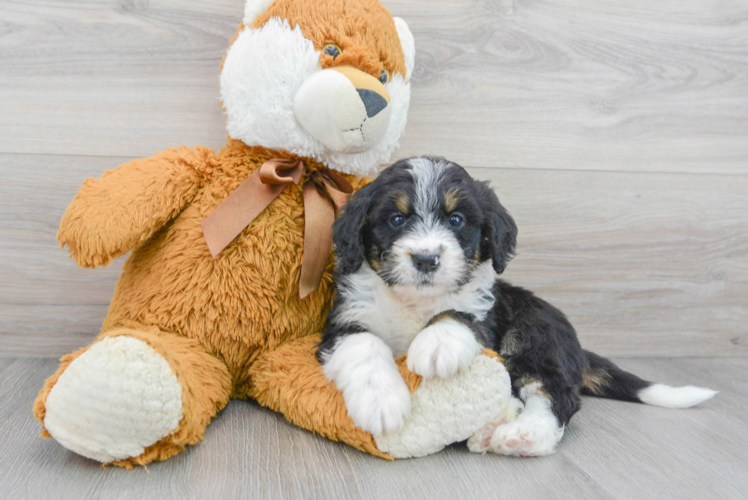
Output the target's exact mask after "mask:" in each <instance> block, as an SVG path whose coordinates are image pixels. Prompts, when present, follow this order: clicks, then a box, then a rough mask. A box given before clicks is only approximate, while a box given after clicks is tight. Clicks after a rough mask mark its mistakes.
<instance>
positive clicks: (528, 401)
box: [469, 381, 579, 457]
mask: <svg viewBox="0 0 748 500" xmlns="http://www.w3.org/2000/svg"><path fill="white" fill-rule="evenodd" d="M520 397H521V398H522V400H524V403H525V407H524V410H523V411H522V413H521V414H520V415H519V416H518V417H517V418H516V420H514V421H512V422H509V423H505V424H502V425H498V426H496V427H495V429H494V430H493V433H492V435H491V437H490V439H489V440H488V446H487V447H486V446H485V444H486V440H487V438H486V436H485V434H486V433H487V432H486V431H488V429H487V428H486V427H489V426H491V424H490V423H489V424H488V426H486V427H484V429H481V430H479V431H478V432H477V433H476V434H475V435H474V438H471V440H472V446H470V442H469V447H470V450H471V451H473V452H485V451H489V450H490V451H493V452H494V453H498V454H500V455H514V456H521V457H537V456H543V455H550V454H551V453H553V452H554V450H555V449H556V445H557V444H558V442H559V441H561V438H562V437H563V435H564V429H565V426H566V424H567V423H568V421H569V418H571V415H572V414H573V413H574V412H575V411H576V409H577V408H578V407H579V397H578V396H576V395H575V394H574V393H573V391H568V392H563V393H561V394H557V395H556V396H555V398H554V397H553V396H551V395H550V394H549V393H548V392H546V390H545V389H544V387H543V385H542V383H541V382H538V381H532V382H529V383H527V384H525V385H524V386H523V387H522V389H521V390H520ZM559 408H562V409H563V411H562V412H560V411H559ZM557 413H562V414H561V415H557ZM567 413H570V414H569V415H568V417H567V416H566V414H567Z"/></svg>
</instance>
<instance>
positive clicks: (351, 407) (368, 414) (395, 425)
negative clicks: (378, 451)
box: [343, 373, 410, 436]
mask: <svg viewBox="0 0 748 500" xmlns="http://www.w3.org/2000/svg"><path fill="white" fill-rule="evenodd" d="M394 375H396V377H395V376H394ZM372 382H373V383H372V384H370V385H368V386H365V387H362V388H361V389H358V390H348V391H344V392H343V396H344V398H345V405H346V407H347V408H348V415H350V417H351V419H353V423H355V424H356V425H357V426H359V427H361V428H362V429H363V430H365V431H368V432H371V433H372V434H373V435H375V436H379V435H382V434H387V433H389V432H393V431H397V430H400V428H401V427H402V426H403V423H404V422H405V417H407V416H408V414H409V413H410V390H408V386H407V385H406V384H405V381H404V380H403V379H402V377H401V376H400V374H399V373H397V374H390V373H386V374H380V375H379V376H378V377H377V380H376V381H372Z"/></svg>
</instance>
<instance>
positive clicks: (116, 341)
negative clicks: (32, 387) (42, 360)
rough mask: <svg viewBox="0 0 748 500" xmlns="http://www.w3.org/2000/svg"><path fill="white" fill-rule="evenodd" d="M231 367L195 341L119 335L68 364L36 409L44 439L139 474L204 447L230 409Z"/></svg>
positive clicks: (148, 333)
mask: <svg viewBox="0 0 748 500" xmlns="http://www.w3.org/2000/svg"><path fill="white" fill-rule="evenodd" d="M230 392H231V376H230V375H229V373H228V370H227V369H226V366H225V365H224V364H223V363H222V362H221V361H219V360H218V359H216V358H215V357H214V356H212V355H210V354H208V353H207V352H205V349H204V348H203V347H202V346H201V345H200V344H199V343H198V342H197V341H195V340H192V339H187V338H185V337H181V336H178V335H175V334H172V333H166V332H162V331H159V330H155V329H152V328H151V329H147V330H135V329H129V328H118V329H114V330H110V331H108V332H104V333H102V334H101V335H100V336H99V338H98V339H97V340H96V341H95V342H94V343H93V344H91V345H90V346H88V347H86V348H83V349H81V350H79V351H78V352H75V353H73V354H69V355H67V356H65V357H63V358H62V360H61V364H60V367H59V368H58V370H57V372H56V373H55V374H54V375H52V376H51V377H50V378H49V379H47V381H46V383H45V385H44V388H43V389H42V391H41V392H40V393H39V396H38V397H37V399H36V402H35V404H34V414H35V416H36V418H37V419H38V420H39V421H40V422H41V423H42V433H41V435H42V436H45V437H53V438H55V439H56V440H57V441H58V442H59V443H60V444H62V445H63V446H64V447H66V448H68V449H70V450H72V451H74V452H76V453H78V454H80V455H83V456H85V457H88V458H92V459H94V460H98V461H100V462H104V463H113V464H115V465H119V466H123V467H127V468H131V467H132V466H133V465H143V464H147V463H149V462H152V461H154V460H165V459H166V458H168V457H170V456H172V455H175V454H177V453H179V452H180V451H182V450H183V449H184V448H185V446H186V445H188V444H195V443H197V442H198V441H200V439H202V436H203V433H204V431H205V428H206V427H207V425H208V423H209V422H210V420H211V418H212V417H213V416H215V415H216V413H218V411H220V410H221V409H222V408H223V407H224V406H225V405H226V403H227V402H228V399H229V394H230Z"/></svg>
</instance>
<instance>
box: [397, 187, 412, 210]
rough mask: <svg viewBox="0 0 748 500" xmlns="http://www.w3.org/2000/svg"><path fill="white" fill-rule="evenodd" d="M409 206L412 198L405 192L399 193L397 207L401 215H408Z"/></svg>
mask: <svg viewBox="0 0 748 500" xmlns="http://www.w3.org/2000/svg"><path fill="white" fill-rule="evenodd" d="M409 204H410V198H409V197H408V193H406V192H404V191H402V192H400V193H397V196H395V206H396V207H397V209H398V210H400V212H401V213H403V214H406V215H407V213H408V205H409Z"/></svg>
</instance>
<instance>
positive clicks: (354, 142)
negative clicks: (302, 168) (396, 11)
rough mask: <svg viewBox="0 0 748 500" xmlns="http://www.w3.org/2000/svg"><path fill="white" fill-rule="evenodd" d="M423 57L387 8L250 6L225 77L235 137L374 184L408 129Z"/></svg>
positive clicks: (260, 0) (349, 1) (374, 1)
mask: <svg viewBox="0 0 748 500" xmlns="http://www.w3.org/2000/svg"><path fill="white" fill-rule="evenodd" d="M414 57H415V46H414V43H413V35H412V34H411V33H410V30H409V29H408V25H407V24H406V23H405V21H403V20H402V19H400V18H393V17H392V16H391V15H390V13H389V12H388V11H387V9H385V8H384V7H383V6H382V5H381V4H380V3H379V1H378V0H327V1H320V0H247V2H246V5H245V10H244V20H243V23H242V25H241V26H240V28H239V31H238V33H237V35H236V37H235V38H234V40H233V43H232V44H231V46H230V47H229V50H228V53H227V54H226V57H225V59H224V63H223V67H222V71H221V98H222V101H223V106H224V109H225V112H226V117H227V128H228V132H229V136H231V137H232V138H234V139H237V140H240V141H242V142H244V143H245V144H247V145H249V146H264V147H266V148H270V149H281V150H286V151H289V152H291V153H292V154H295V155H298V156H301V157H308V158H313V159H315V160H317V161H319V162H322V163H324V164H326V165H327V166H328V167H330V168H333V169H335V170H338V171H340V172H343V173H349V174H358V175H366V174H371V173H373V172H374V171H375V169H376V167H377V166H378V165H380V164H382V163H386V162H387V161H389V159H390V156H391V155H392V152H393V151H394V149H395V148H396V147H397V146H398V141H399V139H400V136H401V135H402V133H403V131H404V129H405V122H406V118H407V113H408V106H409V103H410V76H411V74H412V71H413V65H414Z"/></svg>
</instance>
